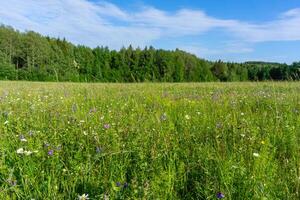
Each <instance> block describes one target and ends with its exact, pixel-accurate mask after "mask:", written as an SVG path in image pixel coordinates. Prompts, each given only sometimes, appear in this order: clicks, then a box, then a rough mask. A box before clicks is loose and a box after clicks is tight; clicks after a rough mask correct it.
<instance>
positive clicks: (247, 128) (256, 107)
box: [0, 82, 300, 200]
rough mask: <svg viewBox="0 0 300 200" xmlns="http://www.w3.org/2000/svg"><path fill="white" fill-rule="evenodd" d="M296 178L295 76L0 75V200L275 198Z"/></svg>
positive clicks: (298, 93) (293, 190) (298, 184)
mask: <svg viewBox="0 0 300 200" xmlns="http://www.w3.org/2000/svg"><path fill="white" fill-rule="evenodd" d="M299 189H300V83H226V84H225V83H223V84H222V83H204V84H71V83H60V84H56V83H29V82H0V199H1V200H6V199H8V200H10V199H26V200H27V199H28V200H30V199H35V200H45V199H51V200H52V199H78V198H79V196H80V195H84V194H86V195H88V197H89V199H91V200H93V199H161V200H164V199H218V198H219V199H221V198H223V199H241V200H246V199H258V200H267V199H268V200H276V199H278V200H283V199H300V194H299V192H300V191H299ZM81 199H84V197H83V196H82V197H81Z"/></svg>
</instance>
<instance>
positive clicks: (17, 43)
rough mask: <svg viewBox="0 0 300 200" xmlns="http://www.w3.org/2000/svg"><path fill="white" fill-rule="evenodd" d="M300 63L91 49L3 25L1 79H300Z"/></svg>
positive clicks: (0, 34) (0, 28)
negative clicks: (210, 58) (240, 60)
mask: <svg viewBox="0 0 300 200" xmlns="http://www.w3.org/2000/svg"><path fill="white" fill-rule="evenodd" d="M299 79H300V62H295V63H293V64H291V65H287V64H281V63H268V62H245V63H230V62H222V61H217V62H211V61H207V60H204V59H200V58H198V57H197V56H195V55H192V54H190V53H187V52H184V51H181V50H179V49H176V50H175V51H167V50H161V49H154V48H153V47H146V48H144V49H143V50H142V49H140V48H136V49H135V48H133V47H132V46H129V47H128V48H122V49H121V50H119V51H116V50H109V49H108V48H107V47H97V48H94V49H92V48H89V47H86V46H82V45H77V46H76V45H74V44H72V43H70V42H68V41H66V40H65V39H57V38H50V37H44V36H42V35H40V34H38V33H35V32H32V31H28V32H19V31H17V30H14V29H13V28H11V27H8V26H4V25H2V26H0V80H28V81H72V82H148V81H150V82H208V81H264V80H299Z"/></svg>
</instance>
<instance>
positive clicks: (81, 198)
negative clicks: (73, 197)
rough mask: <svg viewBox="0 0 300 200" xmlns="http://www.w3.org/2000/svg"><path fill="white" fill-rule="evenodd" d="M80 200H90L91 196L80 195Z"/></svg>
mask: <svg viewBox="0 0 300 200" xmlns="http://www.w3.org/2000/svg"><path fill="white" fill-rule="evenodd" d="M78 199H79V200H88V199H90V198H89V195H88V194H83V195H81V196H80V195H78Z"/></svg>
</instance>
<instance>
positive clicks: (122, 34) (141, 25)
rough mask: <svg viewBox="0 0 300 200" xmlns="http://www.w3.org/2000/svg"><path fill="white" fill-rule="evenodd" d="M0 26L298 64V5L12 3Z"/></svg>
mask: <svg viewBox="0 0 300 200" xmlns="http://www.w3.org/2000/svg"><path fill="white" fill-rule="evenodd" d="M0 23H2V24H6V25H10V26H12V27H14V28H16V29H19V30H21V31H25V30H34V31H37V32H39V33H41V34H43V35H49V36H53V37H61V38H62V37H65V38H67V39H68V40H70V41H71V42H73V43H75V44H85V45H88V46H91V47H95V46H98V45H100V46H101V45H103V46H109V47H110V48H112V49H119V48H121V47H122V46H128V45H129V44H132V45H133V46H135V47H138V46H139V47H144V46H146V45H147V46H149V45H152V46H154V47H156V48H164V49H175V48H180V49H183V50H186V51H189V52H191V53H194V54H196V55H197V56H199V57H201V58H205V59H209V60H218V59H222V60H225V61H237V62H242V61H248V60H262V61H276V62H286V63H291V62H293V61H299V60H300V55H299V53H298V52H300V1H299V0H247V1H242V0H198V1H195V0H193V1H192V0H190V1H188V0H164V1H163V0H152V1H149V0H126V1H124V0H107V1H102V0H43V1H40V0H26V1H24V0H10V1H0Z"/></svg>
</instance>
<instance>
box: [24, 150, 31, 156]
mask: <svg viewBox="0 0 300 200" xmlns="http://www.w3.org/2000/svg"><path fill="white" fill-rule="evenodd" d="M24 154H25V155H26V156H30V155H31V154H33V152H32V151H24Z"/></svg>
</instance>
